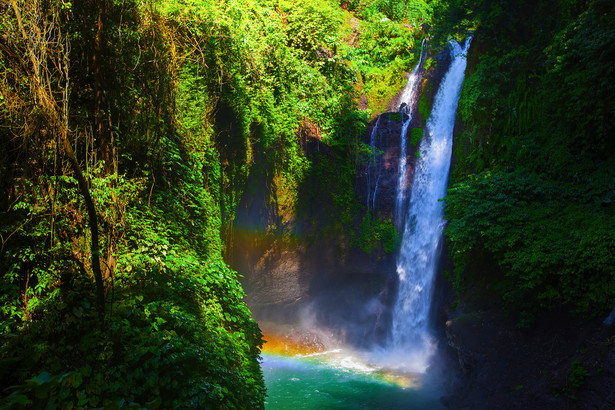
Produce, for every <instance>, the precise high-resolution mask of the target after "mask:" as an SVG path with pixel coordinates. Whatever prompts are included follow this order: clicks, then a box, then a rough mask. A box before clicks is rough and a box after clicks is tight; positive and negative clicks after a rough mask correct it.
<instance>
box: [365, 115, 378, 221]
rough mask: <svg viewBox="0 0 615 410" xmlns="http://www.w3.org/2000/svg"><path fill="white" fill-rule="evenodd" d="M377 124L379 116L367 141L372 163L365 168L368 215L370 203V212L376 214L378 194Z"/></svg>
mask: <svg viewBox="0 0 615 410" xmlns="http://www.w3.org/2000/svg"><path fill="white" fill-rule="evenodd" d="M378 124H380V116H378V119H377V120H376V124H375V125H374V129H373V130H372V135H371V138H370V141H369V144H370V148H371V152H372V153H371V156H372V162H371V164H370V165H369V166H368V168H367V213H368V214H369V207H370V201H371V202H372V203H373V205H372V210H373V211H374V213H376V193H377V192H378V182H379V181H380V166H377V165H376V156H377V155H376V136H377V135H378ZM372 171H373V173H374V179H375V180H376V183H375V186H374V193H373V194H371V192H370V189H371V182H372V181H371V177H372Z"/></svg>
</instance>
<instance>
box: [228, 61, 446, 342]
mask: <svg viewBox="0 0 615 410" xmlns="http://www.w3.org/2000/svg"><path fill="white" fill-rule="evenodd" d="M449 58H450V57H449V56H448V52H445V53H441V54H439V55H438V56H436V58H435V59H434V60H435V61H436V63H435V64H433V67H432V68H431V69H430V70H429V71H428V72H427V73H425V76H424V77H423V78H424V81H423V82H422V84H421V88H422V90H423V92H424V98H425V101H427V102H428V104H430V103H431V101H432V100H433V94H434V91H435V90H437V84H438V82H439V81H440V79H441V77H442V76H443V74H444V72H445V71H446V68H447V66H448V60H449ZM396 98H397V97H396ZM393 100H395V98H394V99H393ZM412 111H413V115H412V117H413V124H412V126H420V125H421V124H423V123H424V121H425V120H426V118H424V117H425V116H424V115H422V114H421V113H419V110H418V103H417V104H415V106H414V107H412ZM404 115H405V114H402V113H400V112H390V113H385V114H382V115H381V117H380V121H379V125H378V133H379V138H378V139H379V141H378V146H377V150H378V152H379V154H381V155H382V156H381V158H382V161H381V164H380V166H381V170H380V172H381V175H380V179H379V182H378V184H379V188H378V192H379V194H378V197H377V201H376V208H377V209H376V215H377V216H378V217H379V218H380V219H382V220H387V219H392V218H393V212H394V205H395V191H396V189H397V181H398V179H399V178H398V172H399V171H398V170H399V167H398V162H399V151H400V134H401V128H402V119H403V116H404ZM376 122H377V120H376V119H375V118H374V120H373V121H372V122H371V123H370V124H369V126H368V127H367V130H366V132H365V136H364V143H365V144H367V145H369V143H370V137H371V133H372V130H373V127H374V125H375V124H376ZM298 138H300V140H301V141H302V144H301V145H302V148H303V150H304V154H305V156H306V157H307V158H308V159H309V160H310V162H311V163H312V167H313V168H317V167H318V165H319V162H322V161H330V159H331V158H333V153H332V148H331V147H328V146H327V145H326V144H325V143H323V142H322V141H321V140H320V138H319V137H318V135H317V134H316V133H314V132H311V130H310V129H309V128H307V129H306V128H302V129H300V130H299V132H298ZM416 149H417V148H409V149H408V152H407V162H408V166H407V168H406V170H407V173H408V176H409V178H407V179H408V180H409V181H411V180H412V178H411V177H412V173H413V169H414V163H415V161H416V157H415V152H416ZM369 166H370V164H369V163H364V164H363V166H362V167H360V168H359V170H358V173H357V178H356V181H355V195H356V200H357V201H358V202H359V203H360V204H364V203H365V201H366V196H367V195H368V193H367V190H366V180H365V177H366V174H367V172H368V168H369ZM278 178H279V176H276V175H275V173H274V172H272V171H271V169H270V168H269V167H268V165H267V159H266V158H257V161H256V162H255V164H254V165H253V169H252V170H251V172H250V177H249V180H248V181H247V183H246V189H245V191H244V195H243V197H242V199H241V201H240V204H239V207H238V210H237V214H236V218H235V223H234V226H233V232H232V235H231V237H232V243H231V244H229V245H230V248H231V251H230V252H229V264H230V265H231V266H232V267H233V269H235V270H237V271H238V272H239V273H240V274H241V275H243V279H242V285H243V287H244V289H245V292H246V294H247V296H246V302H247V304H248V306H249V307H250V309H251V311H252V312H253V315H254V317H255V319H256V320H257V321H258V322H259V324H260V325H261V328H263V329H264V331H265V333H266V334H267V333H268V331H269V329H268V327H269V326H270V325H271V324H276V325H280V324H282V325H287V326H292V327H295V328H297V327H301V324H302V323H305V324H307V325H308V326H306V327H313V325H316V326H317V327H321V328H324V329H327V330H328V331H329V332H330V335H331V337H334V338H338V339H343V341H344V342H346V343H351V344H354V345H355V346H359V347H360V346H363V347H365V346H374V345H375V344H379V343H381V342H382V341H383V340H384V337H385V336H386V332H387V331H388V329H389V327H390V320H391V318H390V315H391V308H392V306H393V303H394V302H395V300H394V298H395V295H396V289H397V276H396V273H395V260H396V255H395V253H386V252H384V250H383V249H382V248H378V249H374V250H373V251H372V252H371V253H370V254H367V253H366V252H364V251H363V250H361V249H360V248H358V247H356V246H353V245H352V244H351V239H350V237H349V235H348V233H347V232H339V231H337V232H336V231H335V230H333V231H331V230H328V231H327V229H329V228H330V226H331V225H332V224H334V223H335V221H331V220H330V215H328V214H327V212H328V209H327V208H326V204H323V203H322V202H318V201H315V200H313V199H312V198H310V197H308V199H307V200H305V199H304V198H303V197H302V196H301V193H302V192H305V191H312V192H315V191H320V190H327V188H328V187H327V186H323V182H322V181H321V180H319V179H318V178H317V177H311V176H310V175H308V178H306V180H305V181H303V187H300V188H299V190H298V191H299V192H298V194H297V198H298V199H297V202H298V203H296V204H295V206H294V207H291V206H286V204H285V202H284V201H285V197H287V196H288V192H284V188H283V187H282V184H280V183H279V179H278ZM406 189H407V190H408V191H409V189H410V186H407V187H406ZM364 212H365V211H364ZM360 218H361V215H357V216H356V224H357V225H356V227H357V228H358V224H359V223H360ZM325 231H326V232H328V233H326V232H325ZM323 232H325V233H323ZM330 232H334V234H331V233H330ZM295 330H296V329H295ZM298 331H299V332H301V330H298Z"/></svg>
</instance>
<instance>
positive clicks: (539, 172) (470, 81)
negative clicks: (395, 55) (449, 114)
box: [435, 0, 615, 326]
mask: <svg viewBox="0 0 615 410" xmlns="http://www.w3.org/2000/svg"><path fill="white" fill-rule="evenodd" d="M446 3H447V4H446V10H444V9H443V10H441V12H440V13H439V15H438V19H437V20H438V21H437V22H436V23H435V25H436V26H437V27H438V28H439V29H440V30H442V31H443V32H444V33H446V34H451V33H453V34H456V35H459V36H465V35H466V34H467V32H468V31H472V32H474V38H473V43H472V48H471V51H470V56H469V64H468V72H467V73H466V80H465V83H464V88H463V92H462V95H461V100H460V103H459V109H458V115H459V117H460V119H461V123H462V131H461V133H460V135H459V136H458V138H457V139H456V141H455V151H454V156H455V161H456V162H455V168H454V171H453V174H452V178H451V187H450V189H449V191H448V196H447V197H446V201H445V202H446V218H447V219H448V220H449V221H450V222H449V225H448V228H447V230H446V234H447V235H448V239H449V246H450V254H451V256H452V261H453V264H454V273H453V275H452V278H453V280H454V282H455V283H456V285H457V287H458V290H459V291H460V292H461V294H462V295H465V297H466V298H467V299H470V300H471V299H480V298H482V299H487V298H485V297H484V295H488V294H489V295H491V294H497V295H498V297H499V301H500V302H499V303H500V304H501V306H503V307H504V308H505V309H506V310H507V311H509V312H511V313H512V314H514V315H515V317H517V318H518V322H519V325H521V326H529V325H531V324H532V323H534V322H535V320H537V319H538V318H540V317H541V315H544V314H545V313H549V312H551V313H555V312H560V313H561V312H568V313H582V314H585V315H587V314H589V315H602V314H604V313H605V312H608V309H611V308H612V307H613V304H614V302H615V206H614V204H613V202H614V201H615V161H614V156H615V24H614V23H613V22H615V2H614V1H612V0H585V1H577V0H541V1H531V2H530V1H507V0H504V1H499V0H498V1H492V0H481V1H466V0H452V1H450V2H446ZM440 35H441V36H442V33H440ZM481 295H482V296H481Z"/></svg>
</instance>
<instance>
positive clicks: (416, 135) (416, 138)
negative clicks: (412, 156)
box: [410, 127, 423, 148]
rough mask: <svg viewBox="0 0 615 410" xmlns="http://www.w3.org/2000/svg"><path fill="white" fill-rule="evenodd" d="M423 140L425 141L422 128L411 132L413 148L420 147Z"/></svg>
mask: <svg viewBox="0 0 615 410" xmlns="http://www.w3.org/2000/svg"><path fill="white" fill-rule="evenodd" d="M422 139H423V129H422V128H420V127H414V128H412V131H410V146H411V147H412V148H416V147H418V146H419V144H420V143H421V140H422Z"/></svg>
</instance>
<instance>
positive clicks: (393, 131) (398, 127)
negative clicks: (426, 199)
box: [357, 112, 416, 220]
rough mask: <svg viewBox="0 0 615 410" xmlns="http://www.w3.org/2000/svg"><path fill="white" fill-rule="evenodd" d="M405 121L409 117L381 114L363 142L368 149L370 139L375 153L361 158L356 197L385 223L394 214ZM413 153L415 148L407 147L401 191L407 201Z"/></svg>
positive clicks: (412, 169)
mask: <svg viewBox="0 0 615 410" xmlns="http://www.w3.org/2000/svg"><path fill="white" fill-rule="evenodd" d="M407 118H408V116H407V115H406V114H402V113H393V112H388V113H384V114H382V115H381V116H380V119H379V120H378V119H377V120H374V121H372V122H371V123H370V125H369V126H368V128H367V132H366V133H365V136H364V139H363V142H364V143H365V144H366V145H367V146H371V142H372V135H373V137H374V138H373V140H374V151H373V154H372V155H371V156H365V157H364V160H363V164H362V166H361V167H360V169H359V172H358V176H357V193H358V196H359V197H360V198H362V202H363V203H364V204H365V207H366V210H369V211H370V212H372V213H374V215H377V216H378V217H380V218H381V219H385V220H386V219H393V215H394V212H395V198H396V196H397V187H398V181H399V163H400V160H401V132H402V127H403V121H405V120H407ZM413 122H414V120H413ZM376 124H377V126H376ZM411 126H412V124H411ZM408 134H409V133H408ZM408 137H409V135H408ZM415 153H416V148H413V147H411V146H410V144H406V152H405V156H406V160H407V168H406V172H407V178H406V181H409V182H408V184H406V185H407V186H405V187H404V190H405V192H406V195H405V196H406V197H409V195H408V193H409V192H410V181H412V175H413V173H414V165H415V163H416V156H415Z"/></svg>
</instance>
